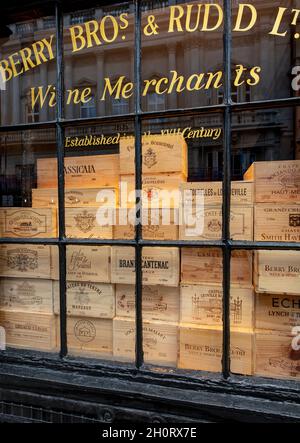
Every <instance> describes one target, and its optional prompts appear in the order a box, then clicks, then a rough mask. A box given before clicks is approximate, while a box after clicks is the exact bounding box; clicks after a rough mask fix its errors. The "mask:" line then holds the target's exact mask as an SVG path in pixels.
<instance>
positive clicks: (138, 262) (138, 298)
mask: <svg viewBox="0 0 300 443" xmlns="http://www.w3.org/2000/svg"><path fill="white" fill-rule="evenodd" d="M134 9H135V53H134V77H135V80H134V83H135V122H134V129H135V159H136V161H135V189H136V190H137V191H138V190H141V189H142V149H141V144H142V135H141V134H142V128H141V124H142V122H141V5H140V1H139V0H135V1H134ZM141 213H142V199H141V198H139V195H136V217H139V220H136V221H137V223H136V245H135V271H136V290H135V306H136V367H137V368H138V369H139V368H140V367H141V366H142V365H143V360H144V359H143V318H142V315H143V313H142V246H141V245H140V240H141V239H142V226H141V217H140V215H141Z"/></svg>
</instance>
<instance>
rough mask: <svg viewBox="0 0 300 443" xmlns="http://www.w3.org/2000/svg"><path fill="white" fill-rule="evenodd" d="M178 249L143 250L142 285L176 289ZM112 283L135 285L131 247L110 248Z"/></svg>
mask: <svg viewBox="0 0 300 443" xmlns="http://www.w3.org/2000/svg"><path fill="white" fill-rule="evenodd" d="M179 261H180V258H179V249H178V248H158V247H154V248H152V247H146V248H143V255H142V270H143V283H144V284H147V285H151V286H153V285H162V286H172V287H174V286H175V287H177V286H178V285H179ZM111 275H112V283H122V284H129V285H132V284H135V250H134V248H132V247H126V246H125V247H118V246H113V247H112V255H111Z"/></svg>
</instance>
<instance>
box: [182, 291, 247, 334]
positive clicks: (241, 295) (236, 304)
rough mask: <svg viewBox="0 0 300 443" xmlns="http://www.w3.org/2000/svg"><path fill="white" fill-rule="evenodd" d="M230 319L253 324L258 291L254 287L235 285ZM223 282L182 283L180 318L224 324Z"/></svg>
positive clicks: (237, 323) (234, 323) (238, 324)
mask: <svg viewBox="0 0 300 443" xmlns="http://www.w3.org/2000/svg"><path fill="white" fill-rule="evenodd" d="M230 300H231V301H230V314H231V315H230V322H231V326H232V327H241V328H247V329H251V328H253V314H254V292H253V289H252V288H239V287H234V286H232V287H231V298H230ZM222 303H223V288H222V285H209V284H205V285H184V284H182V285H181V292H180V321H181V322H183V323H195V324H199V325H208V326H222V319H223V305H222Z"/></svg>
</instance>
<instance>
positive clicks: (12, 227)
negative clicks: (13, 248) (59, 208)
mask: <svg viewBox="0 0 300 443" xmlns="http://www.w3.org/2000/svg"><path fill="white" fill-rule="evenodd" d="M0 235H1V237H13V238H51V237H57V217H56V210H55V209H40V208H38V209H35V208H0Z"/></svg>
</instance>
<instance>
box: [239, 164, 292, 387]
mask: <svg viewBox="0 0 300 443" xmlns="http://www.w3.org/2000/svg"><path fill="white" fill-rule="evenodd" d="M245 179H246V180H253V181H254V186H255V189H254V198H255V212H254V237H255V240H256V241H258V242H261V241H264V242H272V241H277V242H291V243H293V242H299V241H300V160H293V161H274V162H258V163H254V164H252V166H251V167H250V168H249V170H248V171H247V172H246V174H245ZM254 258H255V260H254V283H255V291H256V300H255V322H256V324H255V327H256V349H255V374H257V375H262V376H274V377H283V378H297V379H299V378H300V369H299V368H300V352H299V351H300V253H299V252H298V251H291V250H288V251H279V250H260V251H257V252H256V253H255V257H254Z"/></svg>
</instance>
